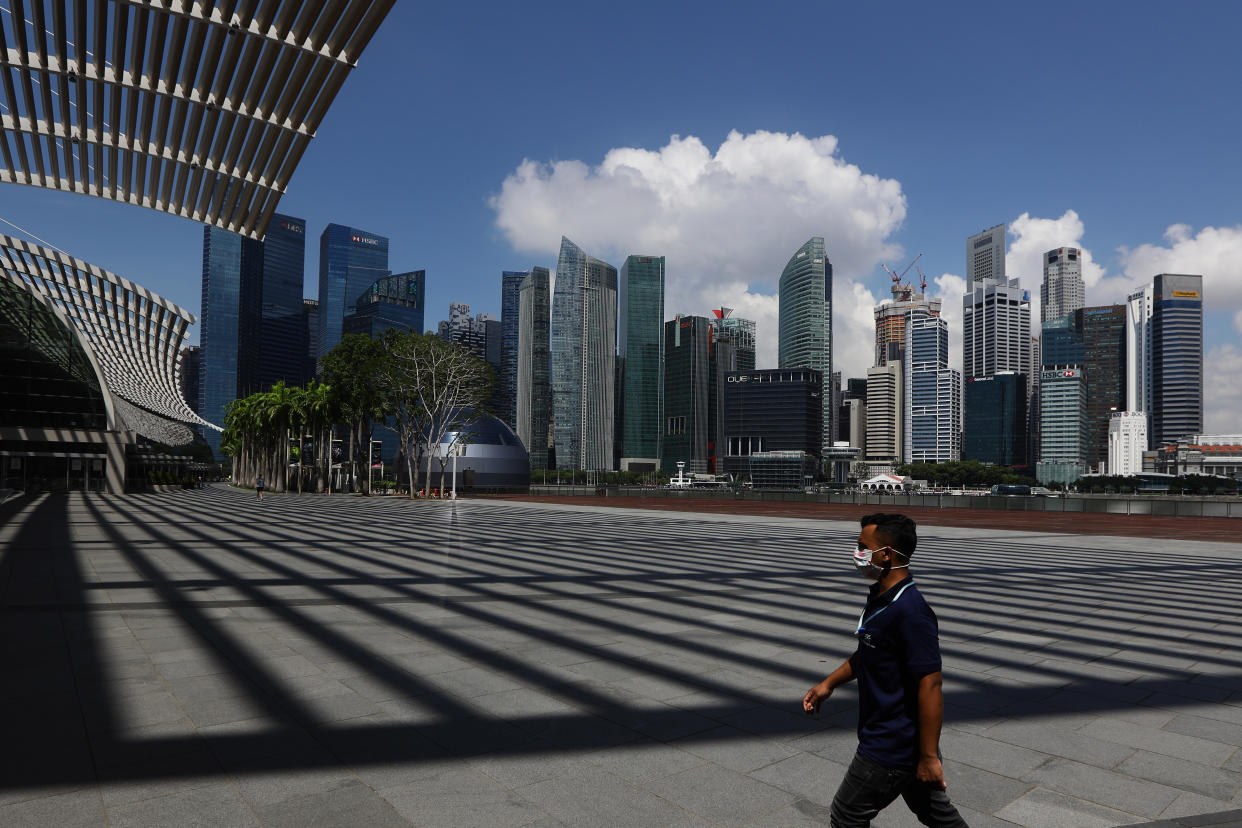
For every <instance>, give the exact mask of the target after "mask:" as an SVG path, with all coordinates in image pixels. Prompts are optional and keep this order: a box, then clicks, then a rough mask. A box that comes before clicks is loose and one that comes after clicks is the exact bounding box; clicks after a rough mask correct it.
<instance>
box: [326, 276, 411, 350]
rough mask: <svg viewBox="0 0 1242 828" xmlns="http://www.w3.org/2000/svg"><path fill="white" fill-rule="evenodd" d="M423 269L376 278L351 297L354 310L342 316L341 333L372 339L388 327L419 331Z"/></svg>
mask: <svg viewBox="0 0 1242 828" xmlns="http://www.w3.org/2000/svg"><path fill="white" fill-rule="evenodd" d="M426 280H427V272H426V271H424V270H413V271H410V272H409V273H394V274H393V275H391V276H385V277H384V278H382V279H378V280H376V282H375V283H374V284H372V285H371V287H369V288H367V289H366V290H364V291H363V292H362V294H361V295H359V296H358V298H357V299H355V300H354V312H353V313H351V314H350V315H349V316H346V317H345V321H344V322H343V323H342V325H341V331H342V334H366V335H367V336H370V337H372V338H374V337H377V336H379V335H380V334H381V333H383V332H384V331H386V330H388V329H389V328H400V329H401V330H406V331H413V332H414V333H416V334H421V333H422V332H423V310H424V305H423V294H424V289H425V287H426Z"/></svg>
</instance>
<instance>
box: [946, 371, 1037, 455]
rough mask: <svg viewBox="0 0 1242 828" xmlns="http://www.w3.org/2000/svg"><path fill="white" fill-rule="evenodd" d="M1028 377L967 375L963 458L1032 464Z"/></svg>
mask: <svg viewBox="0 0 1242 828" xmlns="http://www.w3.org/2000/svg"><path fill="white" fill-rule="evenodd" d="M1026 379H1027V378H1026V375H1025V374H1019V373H1017V372H1014V371H999V372H997V373H996V374H995V375H994V376H991V377H967V378H966V383H965V386H966V389H965V393H964V395H963V397H964V400H963V401H964V403H965V413H964V426H963V429H962V459H963V460H977V461H979V462H980V463H993V464H995V465H998V466H1027V465H1028V463H1029V461H1028V455H1027V449H1028V440H1027V422H1028V420H1027V410H1026V405H1027V393H1026Z"/></svg>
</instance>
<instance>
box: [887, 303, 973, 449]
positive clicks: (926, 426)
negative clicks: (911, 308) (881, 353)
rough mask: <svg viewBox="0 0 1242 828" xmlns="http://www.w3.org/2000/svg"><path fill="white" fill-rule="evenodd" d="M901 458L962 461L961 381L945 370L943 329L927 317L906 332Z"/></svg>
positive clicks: (913, 320) (918, 316) (916, 317)
mask: <svg viewBox="0 0 1242 828" xmlns="http://www.w3.org/2000/svg"><path fill="white" fill-rule="evenodd" d="M904 350H905V359H904V360H903V361H902V364H903V365H904V366H905V389H904V391H905V394H904V397H905V411H904V412H903V415H904V416H903V417H902V421H903V427H904V439H903V440H902V455H903V456H904V458H905V462H907V463H920V462H926V463H947V462H950V461H953V460H960V459H961V455H962V442H961V441H962V425H961V423H962V375H961V374H959V373H958V372H957V371H956V370H955V369H953V368H950V367H949V323H948V322H946V321H945V320H944V319H942V318H940V317H935V316H931V315H930V314H928V313H927V312H917V313H914V314H912V315H911V316H910V317H909V322H908V324H907V326H906V347H905V349H904Z"/></svg>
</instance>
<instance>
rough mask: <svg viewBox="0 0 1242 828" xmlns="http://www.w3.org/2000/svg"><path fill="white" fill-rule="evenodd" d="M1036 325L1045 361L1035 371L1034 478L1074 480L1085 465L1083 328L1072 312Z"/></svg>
mask: <svg viewBox="0 0 1242 828" xmlns="http://www.w3.org/2000/svg"><path fill="white" fill-rule="evenodd" d="M1079 319H1081V317H1079ZM1040 328H1041V331H1042V336H1041V337H1040V346H1041V351H1042V359H1041V362H1042V363H1043V364H1042V366H1041V369H1042V370H1041V371H1040V375H1039V461H1038V462H1037V463H1036V464H1035V469H1036V477H1038V478H1039V481H1040V482H1041V483H1051V482H1057V483H1072V482H1073V481H1075V480H1077V479H1078V478H1079V477H1081V476H1082V474H1083V472H1085V471H1086V470H1087V469H1086V456H1087V385H1086V377H1085V374H1084V372H1083V370H1082V364H1083V343H1082V328H1081V326H1080V325H1077V324H1075V317H1074V315H1073V314H1070V315H1068V316H1060V317H1057V318H1056V319H1049V320H1048V321H1046V322H1044V323H1042V324H1041V325H1040Z"/></svg>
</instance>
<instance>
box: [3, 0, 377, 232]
mask: <svg viewBox="0 0 1242 828" xmlns="http://www.w3.org/2000/svg"><path fill="white" fill-rule="evenodd" d="M393 2H394V0H231V2H230V1H229V0H225V2H219V3H203V2H188V0H145V1H144V0H90V1H88V0H33V2H28V0H9V2H8V3H7V4H5V5H7V8H3V7H0V68H2V69H3V71H2V72H0V165H2V166H3V168H2V169H0V181H8V182H13V183H17V184H29V185H32V186H36V187H46V188H48V189H56V190H65V191H71V192H77V193H85V194H88V195H93V196H98V197H100V198H108V199H112V200H114V201H123V202H126V203H129V204H136V205H140V206H143V207H149V208H151V209H155V210H160V211H163V212H168V213H173V214H175V215H179V216H184V217H186V218H191V219H194V220H195V221H200V222H204V223H206V224H211V225H214V226H216V227H221V228H224V229H226V230H230V231H232V232H235V233H240V234H243V235H247V236H251V237H254V238H262V237H263V234H264V232H266V229H267V224H268V222H269V221H270V220H271V217H272V213H273V212H275V210H276V205H277V203H278V202H279V200H280V197H281V195H282V194H283V193H284V191H285V186H286V185H287V183H288V181H289V177H290V176H291V175H292V174H293V170H294V168H295V167H296V166H297V164H298V161H300V160H301V157H302V153H303V152H305V151H306V147H307V144H309V143H310V140H311V138H312V137H314V134H315V130H316V129H317V128H318V126H319V123H320V121H322V120H323V117H324V114H325V113H326V112H327V110H328V106H329V105H330V104H331V103H332V100H333V98H334V97H335V96H336V93H337V91H338V90H339V89H340V88H341V84H342V83H344V81H345V78H346V76H347V75H348V74H349V71H350V70H351V69H352V68H353V67H354V66H355V65H356V63H357V60H358V56H359V54H361V52H362V50H363V48H364V47H365V46H366V45H367V43H368V42H369V41H370V39H371V36H372V35H373V34H374V33H375V30H376V28H377V27H378V26H379V24H380V22H381V21H382V20H383V19H384V17H385V15H387V13H388V10H389V9H390V8H391V7H392V4H393Z"/></svg>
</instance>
